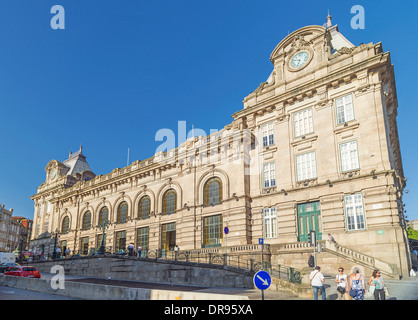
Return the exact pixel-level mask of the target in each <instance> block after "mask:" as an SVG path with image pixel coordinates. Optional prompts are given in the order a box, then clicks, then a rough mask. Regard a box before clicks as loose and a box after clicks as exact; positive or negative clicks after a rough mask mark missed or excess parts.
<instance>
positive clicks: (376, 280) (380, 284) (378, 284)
mask: <svg viewBox="0 0 418 320" xmlns="http://www.w3.org/2000/svg"><path fill="white" fill-rule="evenodd" d="M369 286H374V287H375V289H374V292H373V293H374V299H375V300H386V297H385V282H384V281H383V278H382V276H381V275H380V270H374V271H373V273H372V276H371V277H370V279H369Z"/></svg>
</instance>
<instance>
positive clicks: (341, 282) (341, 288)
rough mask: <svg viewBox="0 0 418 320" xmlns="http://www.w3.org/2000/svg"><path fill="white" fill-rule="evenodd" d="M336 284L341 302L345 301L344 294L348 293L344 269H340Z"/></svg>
mask: <svg viewBox="0 0 418 320" xmlns="http://www.w3.org/2000/svg"><path fill="white" fill-rule="evenodd" d="M335 283H337V292H338V297H339V298H340V299H341V300H345V299H344V294H345V293H346V291H347V275H346V274H344V268H342V267H340V268H338V274H337V275H336V277H335Z"/></svg>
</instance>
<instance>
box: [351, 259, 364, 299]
mask: <svg viewBox="0 0 418 320" xmlns="http://www.w3.org/2000/svg"><path fill="white" fill-rule="evenodd" d="M348 292H349V294H350V296H351V297H352V298H353V299H354V300H363V299H364V293H365V292H366V284H365V281H364V278H363V276H362V275H361V273H360V269H359V268H357V267H356V268H354V270H353V273H352V274H351V275H350V279H349V281H348Z"/></svg>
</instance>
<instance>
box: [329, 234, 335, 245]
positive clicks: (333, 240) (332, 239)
mask: <svg viewBox="0 0 418 320" xmlns="http://www.w3.org/2000/svg"><path fill="white" fill-rule="evenodd" d="M328 239H329V241H331V242H333V243H336V241H335V239H334V237H333V236H332V235H331V233H328Z"/></svg>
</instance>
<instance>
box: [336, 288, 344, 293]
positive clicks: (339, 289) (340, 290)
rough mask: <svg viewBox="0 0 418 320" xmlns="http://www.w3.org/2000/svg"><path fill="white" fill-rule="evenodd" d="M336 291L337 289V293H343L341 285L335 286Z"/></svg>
mask: <svg viewBox="0 0 418 320" xmlns="http://www.w3.org/2000/svg"><path fill="white" fill-rule="evenodd" d="M337 291H338V292H339V293H345V288H343V287H341V286H338V287H337Z"/></svg>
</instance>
